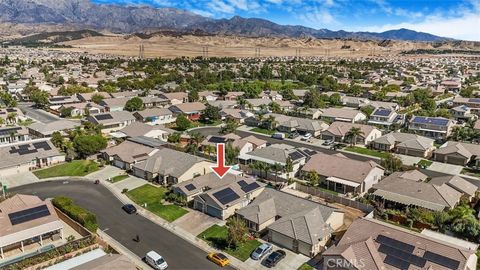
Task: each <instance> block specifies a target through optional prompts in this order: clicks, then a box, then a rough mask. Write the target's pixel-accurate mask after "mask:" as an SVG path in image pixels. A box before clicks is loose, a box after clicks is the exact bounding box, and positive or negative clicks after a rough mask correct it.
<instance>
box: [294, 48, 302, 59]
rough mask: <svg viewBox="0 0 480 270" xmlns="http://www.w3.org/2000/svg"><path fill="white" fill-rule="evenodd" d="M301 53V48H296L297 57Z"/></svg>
mask: <svg viewBox="0 0 480 270" xmlns="http://www.w3.org/2000/svg"><path fill="white" fill-rule="evenodd" d="M300 55H301V49H300V48H297V49H295V57H297V58H300Z"/></svg>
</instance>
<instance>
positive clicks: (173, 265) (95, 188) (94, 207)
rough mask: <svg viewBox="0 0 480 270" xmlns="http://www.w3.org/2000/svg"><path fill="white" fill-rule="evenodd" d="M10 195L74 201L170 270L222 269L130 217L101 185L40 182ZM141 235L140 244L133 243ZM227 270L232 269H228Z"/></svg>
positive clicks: (108, 230)
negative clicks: (156, 255)
mask: <svg viewBox="0 0 480 270" xmlns="http://www.w3.org/2000/svg"><path fill="white" fill-rule="evenodd" d="M11 192H14V193H21V194H32V195H37V196H39V197H40V198H42V199H45V198H53V197H55V196H60V195H61V196H67V197H71V198H72V199H73V200H74V201H75V203H76V204H78V205H80V206H82V207H84V208H86V209H88V210H90V211H92V212H94V213H95V214H96V215H97V221H98V223H99V225H100V229H101V230H103V231H105V233H107V234H108V235H110V236H111V237H113V238H114V239H115V240H117V241H118V242H120V243H121V244H122V245H124V246H125V247H126V248H128V249H129V250H131V251H132V252H133V253H135V254H136V255H138V256H139V257H141V258H143V257H144V256H145V254H146V253H147V252H148V251H150V250H155V251H156V252H158V253H159V254H160V255H162V256H163V257H164V258H165V260H166V261H167V263H168V265H169V269H181V270H183V269H219V268H220V267H218V266H217V265H215V264H213V263H212V262H210V261H208V260H207V258H206V256H207V254H206V252H205V251H203V250H201V249H200V248H198V247H196V246H194V245H192V244H191V243H189V242H188V241H186V240H184V239H183V238H181V237H179V236H177V235H175V234H173V233H171V232H170V231H168V230H166V229H164V228H163V227H161V226H159V225H157V224H155V223H153V222H152V221H150V220H148V219H146V218H144V217H143V216H141V215H129V214H127V213H125V212H124V211H123V210H122V209H121V207H122V203H121V202H120V201H119V200H118V199H117V198H116V197H115V196H114V195H113V194H112V193H111V192H110V191H109V190H108V189H107V188H105V187H103V186H102V185H95V184H93V183H91V182H80V181H68V183H66V182H62V181H51V182H41V183H35V184H30V185H25V186H20V187H17V188H13V189H12V190H11ZM136 235H139V237H140V242H135V241H133V238H134V237H135V236H136ZM226 269H233V268H230V267H227V268H226Z"/></svg>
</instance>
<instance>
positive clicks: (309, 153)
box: [298, 148, 318, 157]
mask: <svg viewBox="0 0 480 270" xmlns="http://www.w3.org/2000/svg"><path fill="white" fill-rule="evenodd" d="M298 151H300V153H302V154H303V155H305V156H307V157H311V156H313V155H315V154H317V153H318V152H317V151H315V150H311V149H306V148H304V149H298Z"/></svg>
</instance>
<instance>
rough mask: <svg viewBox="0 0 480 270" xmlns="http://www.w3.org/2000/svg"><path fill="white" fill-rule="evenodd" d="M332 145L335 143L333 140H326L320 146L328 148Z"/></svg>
mask: <svg viewBox="0 0 480 270" xmlns="http://www.w3.org/2000/svg"><path fill="white" fill-rule="evenodd" d="M334 143H335V141H334V140H326V141H324V142H323V143H322V145H325V146H330V145H333V144H334Z"/></svg>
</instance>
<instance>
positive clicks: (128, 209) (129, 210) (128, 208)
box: [122, 204, 137, 214]
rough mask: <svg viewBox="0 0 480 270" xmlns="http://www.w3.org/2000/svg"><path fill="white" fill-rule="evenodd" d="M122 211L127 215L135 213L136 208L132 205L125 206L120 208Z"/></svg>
mask: <svg viewBox="0 0 480 270" xmlns="http://www.w3.org/2000/svg"><path fill="white" fill-rule="evenodd" d="M122 209H123V210H124V211H125V212H127V213H129V214H135V213H137V208H135V206H133V205H132V204H125V205H123V206H122Z"/></svg>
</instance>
